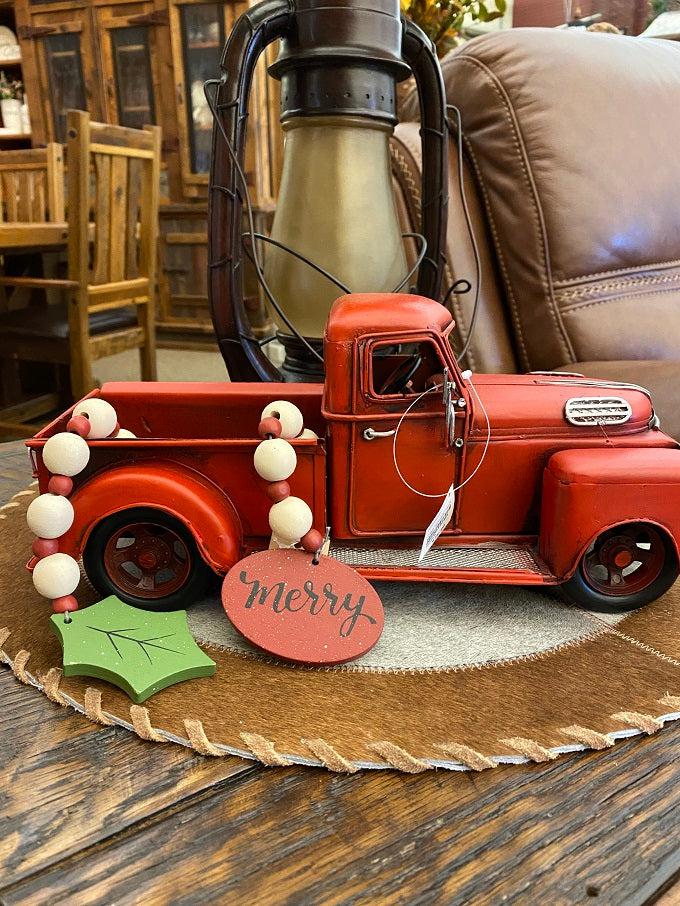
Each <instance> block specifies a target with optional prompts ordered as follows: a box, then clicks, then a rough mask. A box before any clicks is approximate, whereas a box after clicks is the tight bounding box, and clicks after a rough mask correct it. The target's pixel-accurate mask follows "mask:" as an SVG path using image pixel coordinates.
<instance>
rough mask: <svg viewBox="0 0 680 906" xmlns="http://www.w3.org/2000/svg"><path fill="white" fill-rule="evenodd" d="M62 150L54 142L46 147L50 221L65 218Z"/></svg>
mask: <svg viewBox="0 0 680 906" xmlns="http://www.w3.org/2000/svg"><path fill="white" fill-rule="evenodd" d="M64 189H65V185H64V149H63V147H62V146H61V145H58V144H57V143H56V142H52V143H51V144H49V145H48V146H47V195H48V200H47V212H48V218H49V220H52V221H61V220H64V218H65V206H64Z"/></svg>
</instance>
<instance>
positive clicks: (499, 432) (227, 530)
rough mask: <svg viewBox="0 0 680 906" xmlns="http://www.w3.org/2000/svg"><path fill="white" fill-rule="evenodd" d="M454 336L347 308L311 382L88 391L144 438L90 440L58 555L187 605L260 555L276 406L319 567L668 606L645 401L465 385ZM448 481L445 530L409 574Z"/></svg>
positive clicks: (580, 391)
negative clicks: (297, 420)
mask: <svg viewBox="0 0 680 906" xmlns="http://www.w3.org/2000/svg"><path fill="white" fill-rule="evenodd" d="M452 327H453V323H452V321H451V317H450V315H449V313H448V311H447V310H446V309H445V308H444V307H442V306H441V305H439V304H438V303H436V302H433V301H430V300H428V299H424V298H420V297H417V296H409V295H352V296H345V297H343V298H341V299H339V300H338V301H337V302H336V304H335V306H334V308H333V310H332V312H331V315H330V319H329V322H328V326H327V331H326V340H325V359H326V382H325V385H324V386H321V385H316V384H267V383H261V384H229V383H224V384H179V383H177V384H170V383H167V384H163V383H159V384H152V383H149V384H142V383H126V384H122V383H111V384H106V385H105V386H104V387H103V388H102V389H101V391H95V394H101V396H103V397H104V398H105V399H107V400H108V401H109V402H111V403H112V404H113V405H114V407H115V408H116V411H117V412H118V415H119V420H120V423H121V424H122V425H124V426H125V427H126V428H129V429H130V430H132V431H133V432H134V433H135V434H136V435H137V439H135V440H124V441H121V440H98V441H93V442H91V458H90V462H89V465H88V467H87V469H86V470H85V471H84V472H83V473H82V474H81V475H79V476H78V478H77V479H76V483H75V488H74V491H73V494H72V497H71V500H72V502H73V505H74V508H75V514H76V517H75V522H74V524H73V526H72V528H71V530H70V531H69V532H68V534H67V535H65V536H64V538H63V539H62V540H61V542H60V550H62V551H64V552H65V553H69V554H71V555H72V556H74V557H82V560H83V564H84V567H85V570H86V572H87V575H88V576H89V578H90V580H91V581H92V583H93V584H94V585H95V586H96V588H97V589H98V591H99V592H100V593H101V594H102V595H106V594H110V593H112V592H113V593H115V594H117V595H118V596H119V597H121V598H123V599H124V600H126V601H128V602H129V603H131V604H135V605H138V606H141V607H146V608H153V609H170V608H175V607H185V606H187V604H189V603H191V601H192V600H196V599H197V598H198V597H199V596H200V595H201V594H202V592H203V591H204V590H205V588H206V586H207V583H208V582H209V580H210V577H211V575H212V574H213V573H218V574H224V573H226V572H227V570H229V568H230V567H231V566H232V565H233V564H234V563H235V562H236V561H237V560H238V559H240V558H241V557H242V556H243V555H244V554H246V553H249V552H252V551H253V550H257V549H261V548H263V547H265V546H266V545H267V543H268V540H269V536H270V529H269V525H268V521H267V513H268V507H269V501H268V500H267V497H266V495H265V494H264V493H263V489H264V486H265V482H264V481H263V480H262V479H260V478H259V477H258V476H257V474H256V472H255V470H254V468H253V452H254V450H255V447H256V446H257V444H258V442H259V438H258V436H257V427H258V423H259V420H260V413H261V411H262V409H263V408H264V406H265V405H266V404H267V403H268V402H270V401H271V400H274V399H288V400H290V401H291V402H294V403H295V404H296V405H297V406H298V407H299V408H300V409H301V410H302V412H303V414H304V418H305V425H306V426H307V427H309V428H312V429H313V430H314V431H315V432H316V433H317V434H318V435H319V438H318V439H299V440H295V441H293V444H294V446H295V448H296V452H297V456H298V467H297V469H296V471H295V473H294V475H293V477H292V478H291V480H290V483H291V488H292V493H293V494H295V495H296V496H298V497H301V498H303V499H304V500H305V501H307V502H308V503H309V504H310V506H311V508H312V511H313V513H314V524H315V526H316V527H317V528H320V529H323V527H324V526H325V525H326V524H328V525H330V526H331V528H332V546H331V554H332V556H334V557H336V558H338V559H340V560H342V561H344V562H345V563H348V564H350V565H352V566H354V567H355V568H356V569H357V570H358V571H359V572H361V573H362V574H363V575H365V576H367V577H368V578H370V579H399V580H411V581H430V582H431V581H443V582H484V583H502V584H514V585H530V584H532V585H559V586H561V588H562V590H563V591H564V593H565V594H566V595H567V597H568V598H570V599H571V600H572V601H575V602H576V603H578V604H581V605H584V606H586V607H589V608H592V609H596V610H626V609H631V608H634V607H639V606H641V605H643V604H646V603H648V602H649V601H652V600H654V599H655V598H657V597H658V596H659V595H661V594H662V593H663V592H664V591H666V590H667V589H668V588H669V587H670V586H671V584H672V583H673V582H674V580H675V579H676V577H677V575H678V543H679V541H680V452H678V444H677V443H676V442H675V441H674V440H673V439H672V438H670V437H668V436H666V435H665V434H663V433H662V432H661V431H660V430H659V426H658V420H657V419H656V417H655V415H654V410H653V408H652V403H651V401H650V398H649V394H648V393H647V392H646V391H645V390H643V389H641V388H639V387H635V386H632V385H628V384H604V383H601V382H598V381H592V380H588V379H586V378H583V377H581V376H578V375H570V374H560V373H547V374H543V373H541V374H528V375H511V376H507V375H476V376H475V377H474V378H473V379H472V382H471V381H470V380H469V379H467V378H466V377H465V376H463V375H461V372H460V370H459V368H458V367H457V365H456V360H455V355H454V352H453V349H452V347H451V345H450V343H449V337H450V333H451V329H452ZM426 390H429V391H430V392H427V393H425V391H426ZM421 394H422V396H421ZM419 397H420V398H419ZM407 409H408V412H407V411H406V410H407ZM402 416H403V419H402ZM487 417H488V424H487ZM68 418H69V413H65V414H64V415H63V416H61V417H60V418H59V419H57V420H56V421H54V422H53V423H52V424H51V425H49V426H48V427H47V428H45V429H44V430H43V431H41V432H40V433H39V434H38V435H37V436H36V437H35V438H33V439H32V440H30V441H29V442H28V445H29V447H30V448H31V451H32V455H33V457H34V460H35V466H36V471H37V475H38V478H39V481H40V488H41V491H45V489H46V486H47V481H48V478H49V474H48V472H47V470H46V468H45V466H44V464H43V462H42V457H41V448H42V446H43V445H44V443H45V441H46V440H47V438H49V437H50V436H51V435H52V434H54V433H56V432H57V431H63V430H64V427H65V425H66V422H67V421H68ZM400 420H401V425H400V428H399V435H398V438H397V441H396V443H395V441H394V433H395V430H396V428H397V426H398V424H399V422H400ZM395 455H396V461H397V464H398V469H399V471H397V468H396V466H395V460H394V456H395ZM482 458H483V459H482ZM480 463H481V464H480ZM475 470H477V471H476V472H475ZM399 472H400V473H401V476H400V474H399ZM473 472H475V474H474V476H473V477H472V478H471V480H469V481H468V480H467V479H468V478H469V477H470V476H471V475H472V473H473ZM466 482H467V483H466ZM452 483H455V485H459V486H461V487H460V489H459V490H458V492H457V494H456V502H455V509H454V512H453V516H452V518H451V520H450V522H449V523H448V524H447V526H446V528H445V529H444V531H443V533H442V534H441V536H440V537H439V539H438V541H437V543H436V544H435V546H434V547H433V548H432V550H431V551H430V552H429V554H428V555H427V556H426V558H425V559H424V561H423V562H422V564H420V565H418V554H419V552H420V546H421V540H422V536H423V533H424V531H425V529H426V527H427V526H428V525H429V523H430V522H431V520H432V518H433V516H434V515H435V513H436V512H437V510H438V509H439V507H440V504H441V500H440V499H439V498H438V497H437V496H436V495H443V494H445V493H446V491H447V489H448V488H449V487H450V485H451V484H452ZM422 495H431V496H422Z"/></svg>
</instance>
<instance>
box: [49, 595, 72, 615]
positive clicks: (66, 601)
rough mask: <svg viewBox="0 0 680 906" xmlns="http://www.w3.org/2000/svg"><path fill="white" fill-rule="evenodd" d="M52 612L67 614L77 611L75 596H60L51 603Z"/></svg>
mask: <svg viewBox="0 0 680 906" xmlns="http://www.w3.org/2000/svg"><path fill="white" fill-rule="evenodd" d="M52 610H53V611H54V612H55V613H69V612H70V611H72V610H78V599H77V598H76V597H75V595H62V596H61V597H60V598H55V599H54V600H53V601H52Z"/></svg>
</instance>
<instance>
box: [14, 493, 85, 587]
mask: <svg viewBox="0 0 680 906" xmlns="http://www.w3.org/2000/svg"><path fill="white" fill-rule="evenodd" d="M73 519H74V513H73V504H72V503H71V501H70V500H69V499H68V498H67V497H59V496H57V495H56V494H41V495H40V497H36V498H35V500H33V501H31V503H30V504H29V507H28V509H27V510H26V522H27V523H28V527H29V528H30V530H31V531H32V532H33V534H34V535H37V536H38V538H61V536H62V535H63V534H65V533H66V532H67V531H68V530H69V529H70V528H71V526H72V525H73ZM67 594H71V592H70V591H69V592H67ZM57 597H59V595H57Z"/></svg>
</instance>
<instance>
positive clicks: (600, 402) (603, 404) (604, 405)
mask: <svg viewBox="0 0 680 906" xmlns="http://www.w3.org/2000/svg"><path fill="white" fill-rule="evenodd" d="M632 416H633V410H632V409H631V407H630V403H629V402H628V400H624V399H622V398H621V397H620V396H574V397H572V398H571V399H570V400H567V402H566V404H565V406H564V417H565V418H566V420H567V421H568V422H569V424H570V425H577V426H579V427H580V426H584V425H589V426H592V425H624V424H625V423H626V422H627V421H630V419H631V418H632Z"/></svg>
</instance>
